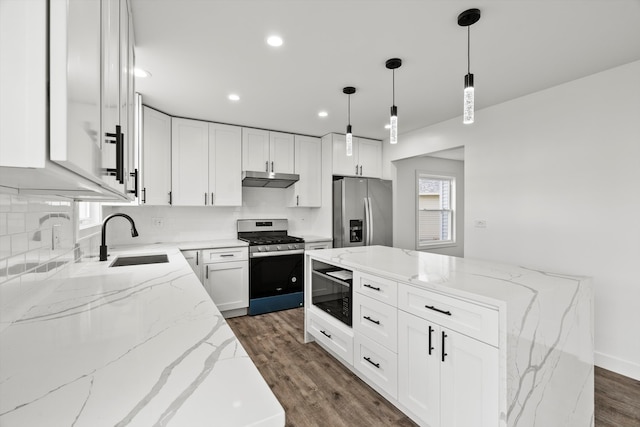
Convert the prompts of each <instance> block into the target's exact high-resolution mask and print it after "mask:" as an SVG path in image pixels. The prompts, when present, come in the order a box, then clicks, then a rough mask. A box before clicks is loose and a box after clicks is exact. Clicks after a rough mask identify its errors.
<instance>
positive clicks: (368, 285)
mask: <svg viewBox="0 0 640 427" xmlns="http://www.w3.org/2000/svg"><path fill="white" fill-rule="evenodd" d="M363 286H364V287H365V288H369V289H373V290H374V291H378V292H380V288H376V287H375V286H371V285H370V284H368V283H365V284H364V285H363Z"/></svg>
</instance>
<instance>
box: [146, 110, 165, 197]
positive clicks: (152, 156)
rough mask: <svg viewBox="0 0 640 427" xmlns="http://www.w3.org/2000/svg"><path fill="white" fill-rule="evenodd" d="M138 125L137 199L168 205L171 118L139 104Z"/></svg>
mask: <svg viewBox="0 0 640 427" xmlns="http://www.w3.org/2000/svg"><path fill="white" fill-rule="evenodd" d="M142 127H143V130H142V170H141V172H142V174H141V178H142V179H141V188H142V194H141V195H140V200H141V202H142V203H143V204H147V205H168V204H169V192H170V191H171V117H169V116H168V115H166V114H163V113H161V112H159V111H156V110H153V109H151V108H149V107H143V109H142Z"/></svg>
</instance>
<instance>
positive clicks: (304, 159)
mask: <svg viewBox="0 0 640 427" xmlns="http://www.w3.org/2000/svg"><path fill="white" fill-rule="evenodd" d="M295 173H297V174H298V175H300V180H299V181H298V182H296V183H295V184H294V185H293V186H292V190H291V195H292V199H291V201H290V203H289V205H290V206H303V207H320V206H321V205H322V140H321V139H320V138H312V137H308V136H301V135H296V136H295Z"/></svg>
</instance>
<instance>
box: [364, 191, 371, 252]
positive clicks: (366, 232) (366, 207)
mask: <svg viewBox="0 0 640 427" xmlns="http://www.w3.org/2000/svg"><path fill="white" fill-rule="evenodd" d="M369 214H370V210H369V198H368V197H365V198H364V221H365V223H366V224H365V229H364V245H365V246H369V228H370V227H371V219H370V217H369Z"/></svg>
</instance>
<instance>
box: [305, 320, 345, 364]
mask: <svg viewBox="0 0 640 427" xmlns="http://www.w3.org/2000/svg"><path fill="white" fill-rule="evenodd" d="M307 330H308V332H309V333H310V334H311V335H313V337H314V338H315V339H316V340H317V341H318V342H321V343H322V344H324V345H325V346H326V347H328V348H330V349H331V350H332V351H333V352H334V353H335V354H336V355H337V356H339V357H340V358H342V359H343V360H344V361H345V362H346V363H347V364H349V365H353V336H352V335H350V334H348V333H346V332H345V331H344V330H342V329H341V328H340V327H338V326H336V325H333V324H332V322H331V321H330V320H327V319H324V318H322V317H321V316H319V315H317V314H315V313H313V312H312V311H310V310H307Z"/></svg>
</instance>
